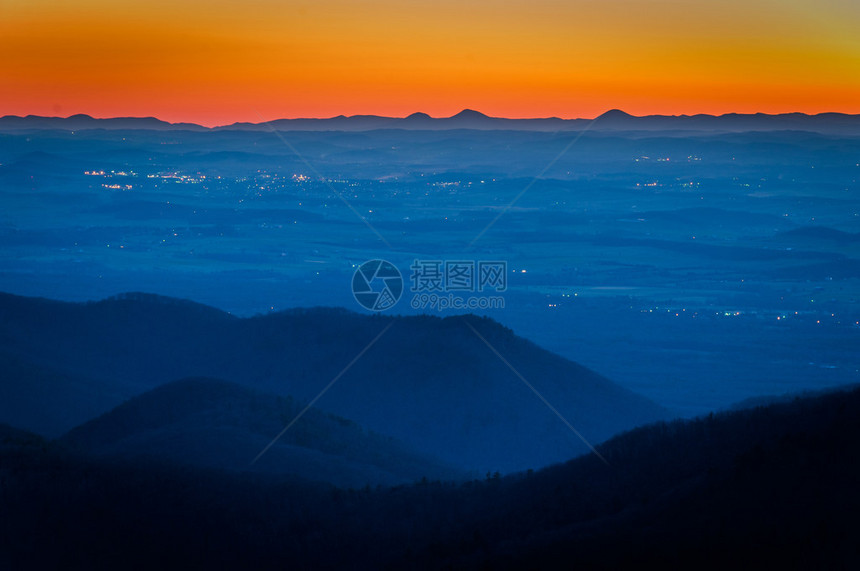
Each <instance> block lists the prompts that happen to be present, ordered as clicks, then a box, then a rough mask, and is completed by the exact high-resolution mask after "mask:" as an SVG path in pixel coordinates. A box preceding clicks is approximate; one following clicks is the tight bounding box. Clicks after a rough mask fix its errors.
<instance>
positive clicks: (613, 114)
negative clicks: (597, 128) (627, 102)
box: [597, 109, 633, 119]
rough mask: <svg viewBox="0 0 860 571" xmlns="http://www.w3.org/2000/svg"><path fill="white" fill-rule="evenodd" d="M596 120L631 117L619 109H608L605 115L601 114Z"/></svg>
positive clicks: (631, 116)
mask: <svg viewBox="0 0 860 571" xmlns="http://www.w3.org/2000/svg"><path fill="white" fill-rule="evenodd" d="M597 118H598V119H632V118H633V115H631V114H630V113H627V112H626V111H622V110H621V109H610V110H609V111H607V112H606V113H603V114H602V115H600V116H599V117H597Z"/></svg>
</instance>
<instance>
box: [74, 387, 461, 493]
mask: <svg viewBox="0 0 860 571" xmlns="http://www.w3.org/2000/svg"><path fill="white" fill-rule="evenodd" d="M303 408H304V407H303V406H301V405H300V404H299V403H297V402H295V401H294V400H293V399H291V398H289V397H276V396H271V395H265V394H261V393H257V392H254V391H251V390H249V389H246V388H243V387H241V386H239V385H235V384H232V383H227V382H224V381H219V380H215V379H184V380H181V381H176V382H173V383H168V384H166V385H162V386H161V387H158V388H156V389H154V390H152V391H150V392H148V393H145V394H143V395H140V396H138V397H135V398H133V399H131V400H130V401H128V402H126V403H124V404H122V405H120V406H119V407H117V408H116V409H114V410H112V411H111V412H109V413H107V414H105V415H103V416H101V417H99V418H97V419H95V420H92V421H90V422H87V423H86V424H84V425H82V426H79V427H77V428H75V429H73V430H72V431H71V432H69V433H68V434H67V435H65V436H64V437H63V438H62V439H60V442H62V443H63V444H65V445H67V446H69V447H70V448H72V449H75V450H79V451H83V452H87V453H89V454H95V455H99V456H107V457H114V458H125V459H137V460H146V459H150V460H155V461H158V462H164V461H168V462H172V463H177V464H187V465H193V466H200V467H210V468H218V469H222V470H231V471H237V472H248V471H254V472H265V473H273V474H289V475H292V476H297V477H300V478H304V479H306V480H315V481H324V482H329V483H332V484H334V485H336V486H341V487H355V488H360V487H362V486H365V485H367V484H370V485H379V484H387V485H390V484H398V483H412V482H417V481H419V480H421V479H422V478H429V479H434V480H437V479H460V478H463V477H464V476H465V474H464V473H462V472H458V471H455V470H453V469H451V468H448V467H446V466H443V465H442V464H441V462H438V461H432V460H430V459H429V458H424V457H421V456H420V455H418V454H415V453H414V452H411V451H409V450H408V449H407V447H406V446H405V445H404V444H402V443H400V442H397V441H395V440H393V439H392V438H390V437H385V436H381V435H378V434H374V433H371V432H368V431H366V430H364V429H363V428H362V427H360V426H359V425H357V424H356V423H354V422H352V421H350V420H347V419H344V418H340V417H337V416H334V415H331V414H326V413H323V412H320V411H318V410H316V409H313V408H311V409H309V410H308V411H307V412H305V413H304V414H303V415H302V416H301V418H300V419H299V420H298V421H297V422H296V423H295V424H294V425H293V426H292V427H291V428H290V430H289V431H287V432H286V433H284V434H283V436H282V437H280V438H279V439H278V440H277V442H276V443H275V444H273V445H272V446H271V447H270V448H269V449H268V450H266V453H265V454H264V455H262V456H261V457H260V458H259V460H257V461H255V462H253V464H252V461H253V460H254V459H255V458H256V456H257V455H258V454H259V453H260V452H261V451H262V450H263V449H264V448H265V447H266V446H267V445H268V444H269V443H270V442H272V440H273V439H274V438H275V436H276V435H277V434H278V433H280V432H281V431H282V429H283V428H284V427H285V426H286V425H287V424H289V423H290V422H291V421H292V420H293V419H294V418H296V417H297V415H298V414H299V413H300V412H301V410H302V409H303Z"/></svg>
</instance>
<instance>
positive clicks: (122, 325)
mask: <svg viewBox="0 0 860 571" xmlns="http://www.w3.org/2000/svg"><path fill="white" fill-rule="evenodd" d="M389 326H390V329H389V330H387V332H385V334H384V335H383V336H382V337H380V339H379V341H378V342H377V343H376V344H374V345H373V346H372V347H369V348H368V345H369V344H370V343H371V341H372V340H373V339H374V338H375V337H376V336H377V335H378V334H380V332H382V331H383V329H385V328H386V327H389ZM476 333H478V334H479V335H480V337H479V336H478V334H476ZM485 341H486V343H485ZM488 344H489V345H490V346H492V348H493V349H494V350H496V351H498V352H499V354H501V355H503V356H504V357H505V359H506V360H507V361H508V363H509V364H510V365H511V366H512V367H513V368H514V369H515V370H516V371H517V372H516V373H514V372H513V371H512V370H511V369H510V368H509V367H508V366H507V364H505V363H503V362H502V361H501V360H500V359H499V357H498V356H497V355H496V354H494V352H493V349H491V348H490V347H489V346H488ZM365 348H368V349H367V351H366V353H364V354H363V356H362V357H361V359H359V360H358V361H357V362H356V363H355V365H354V366H351V367H347V366H348V365H349V363H350V362H351V361H352V360H353V359H354V358H355V357H356V356H357V355H359V354H360V353H361V352H362V351H363V350H365ZM0 350H2V351H3V352H5V353H6V354H9V355H12V356H13V357H14V358H15V359H17V360H18V362H19V363H25V364H26V363H30V364H33V366H34V367H36V366H37V367H39V368H40V369H49V370H51V371H52V372H53V374H63V375H67V376H68V378H69V379H70V381H69V383H68V386H67V387H65V386H64V385H63V383H62V382H59V381H57V380H56V379H54V380H52V381H51V383H52V384H51V386H52V387H54V388H53V389H52V390H51V391H45V390H44V389H43V388H42V387H41V386H40V385H41V384H42V381H40V380H39V377H38V376H34V377H33V378H17V379H11V380H7V381H5V382H6V383H12V384H14V386H15V387H17V388H16V391H17V392H15V393H13V394H11V395H10V397H11V398H13V399H14V402H15V403H18V404H19V405H20V407H21V408H22V409H23V408H24V407H25V406H26V407H27V410H21V411H20V415H21V416H26V417H28V418H30V419H32V422H31V424H30V426H29V428H30V429H32V430H35V431H37V432H45V433H48V432H51V431H52V430H54V431H55V430H56V428H57V420H56V419H54V418H50V417H49V416H48V415H47V414H46V413H45V412H44V411H45V410H51V407H57V406H60V405H61V403H62V404H63V405H64V406H66V408H67V409H68V410H69V411H79V410H80V411H85V414H84V412H82V413H81V414H80V417H79V418H77V419H75V418H74V415H73V414H72V413H71V412H70V413H69V414H68V415H66V417H64V419H65V420H66V422H67V423H69V424H68V425H67V426H65V430H68V429H71V428H72V427H73V426H75V425H77V424H81V423H83V422H85V421H87V420H89V419H90V418H92V416H91V414H92V412H93V411H92V407H93V401H92V400H90V397H89V396H88V392H87V390H84V389H85V388H86V387H84V388H81V386H80V383H77V384H73V383H72V382H71V379H91V380H92V383H93V385H92V386H93V387H96V386H97V387H105V386H110V387H115V388H116V392H117V394H116V396H115V401H114V402H112V403H108V402H106V401H105V400H104V399H106V396H105V395H103V397H104V398H103V400H100V401H99V404H100V405H101V406H103V407H104V410H102V411H100V412H106V411H107V410H108V409H109V408H110V407H112V406H116V405H119V404H121V402H122V401H123V400H124V398H128V397H130V396H133V395H135V394H140V393H143V392H145V391H147V390H150V389H152V388H155V387H158V386H160V385H163V384H165V383H168V382H171V381H174V380H176V379H181V378H185V377H212V378H220V379H224V380H227V381H231V382H234V383H237V384H240V385H242V386H244V387H248V388H252V389H254V390H258V391H263V392H267V393H272V394H275V395H281V396H292V397H293V398H295V399H296V400H297V401H299V402H302V403H305V402H309V401H310V400H311V399H313V398H315V397H316V396H317V395H319V394H320V393H321V391H323V389H324V388H325V387H326V386H327V385H328V384H329V383H330V382H331V381H332V380H333V379H335V378H338V375H340V374H341V373H343V375H342V377H339V378H338V381H337V383H336V384H335V385H334V386H332V388H331V389H330V390H328V391H327V392H326V393H325V394H324V395H323V396H322V397H321V398H320V400H319V402H318V403H316V406H317V407H318V408H320V409H321V410H325V411H328V412H331V413H334V414H336V415H338V416H341V417H344V418H348V419H350V420H352V421H355V422H357V423H358V424H360V425H361V426H364V427H366V428H368V429H370V430H372V431H374V432H377V433H379V434H384V435H387V436H392V437H394V438H397V439H399V440H401V441H403V442H405V443H407V444H408V445H410V446H411V447H413V448H414V449H415V450H417V451H419V452H421V453H423V454H427V455H430V456H433V457H437V458H440V459H441V460H443V461H445V462H447V463H449V464H452V465H454V466H456V467H459V468H461V469H465V470H478V471H480V472H481V473H483V472H484V471H487V470H491V471H495V470H500V471H503V472H510V471H516V470H525V469H528V468H537V467H540V466H544V465H547V464H550V463H553V462H559V461H562V460H564V459H566V458H569V457H571V456H574V455H577V454H579V453H582V452H585V451H587V450H588V448H587V446H586V445H585V444H584V443H583V442H582V441H581V440H580V438H579V437H578V436H577V435H576V434H575V433H574V432H573V431H572V430H570V429H569V427H568V426H566V424H565V422H564V421H563V420H561V419H560V418H559V417H558V416H557V415H556V414H555V413H554V412H553V411H552V410H550V408H549V407H548V406H547V405H546V404H545V403H544V402H542V400H541V398H543V399H546V401H547V402H548V403H551V404H552V406H553V407H555V409H557V410H558V411H559V413H560V414H561V415H562V416H563V417H564V419H565V420H566V421H567V422H568V423H570V424H571V425H572V426H573V427H575V429H576V430H577V431H578V432H579V433H580V434H582V435H583V436H584V438H585V439H587V440H588V441H590V442H591V443H597V442H600V441H602V440H605V439H606V438H609V437H610V436H612V435H613V434H615V433H617V432H619V431H622V430H627V429H630V428H633V427H635V426H638V425H641V424H644V423H648V422H653V421H655V420H661V419H666V418H668V417H669V416H670V413H669V412H668V411H666V410H665V409H663V408H661V407H659V406H657V405H655V404H654V403H652V402H651V401H649V400H647V399H645V398H643V397H640V396H638V395H636V394H633V393H631V392H630V391H627V390H625V389H623V388H621V387H619V386H618V385H615V384H614V383H612V382H611V381H609V380H607V379H605V378H603V377H601V376H600V375H598V374H596V373H594V372H592V371H590V370H588V369H586V368H584V367H582V366H580V365H577V364H576V363H573V362H571V361H568V360H566V359H564V358H562V357H559V356H558V355H555V354H553V353H550V352H548V351H546V350H543V349H541V348H540V347H537V346H536V345H534V344H532V343H530V342H529V341H527V340H525V339H522V338H519V337H517V336H516V335H514V334H513V332H511V331H510V330H508V329H506V328H504V327H503V326H501V325H500V324H498V323H496V322H494V321H492V320H489V319H481V318H477V317H474V316H460V317H451V318H445V319H440V318H437V317H429V316H419V317H386V316H379V315H374V316H364V315H358V314H355V313H351V312H348V311H345V310H338V309H325V308H316V309H307V310H306V309H302V310H291V311H285V312H279V313H272V314H267V315H260V316H256V317H252V318H247V319H239V318H236V317H233V316H231V315H229V314H226V313H223V312H220V311H218V310H216V309H213V308H209V307H206V306H202V305H199V304H194V303H191V302H186V301H180V300H175V299H169V298H162V297H157V296H149V295H143V294H130V295H125V296H120V297H116V298H112V299H108V300H104V301H101V302H94V303H84V304H75V303H59V302H53V301H47V300H41V299H33V298H23V297H17V296H12V295H2V296H0ZM18 370H20V371H22V373H21V374H22V375H25V376H26V375H27V372H26V371H27V369H26V368H25V367H23V365H22V366H19V368H18ZM518 375H521V377H522V378H520V377H519V376H518ZM523 379H525V380H526V381H527V382H528V384H530V385H531V386H532V387H533V388H534V390H535V391H537V392H538V393H540V396H537V395H536V394H535V392H533V391H532V389H531V388H529V386H528V385H527V384H526V383H525V382H523ZM34 393H38V395H39V398H36V397H35V396H34ZM123 397H124V398H123ZM39 399H42V402H41V403H40V402H39ZM108 400H109V399H108ZM10 402H11V401H10ZM28 403H29V404H28ZM9 406H10V407H13V406H15V405H9ZM7 414H8V410H7ZM4 420H5V419H4V418H0V421H4ZM72 422H73V424H71V423H72ZM39 423H42V425H43V428H41V429H40V428H39V426H38V424H39ZM51 435H57V434H56V433H54V434H51Z"/></svg>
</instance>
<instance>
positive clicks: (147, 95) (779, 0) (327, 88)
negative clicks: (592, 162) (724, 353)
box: [0, 0, 860, 126]
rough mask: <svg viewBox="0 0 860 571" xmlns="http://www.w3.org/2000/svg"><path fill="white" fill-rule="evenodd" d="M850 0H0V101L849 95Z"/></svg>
mask: <svg viewBox="0 0 860 571" xmlns="http://www.w3.org/2000/svg"><path fill="white" fill-rule="evenodd" d="M858 30H860V2H857V1H856V0H712V1H700V2H694V1H681V0H662V1H656V0H529V1H521V0H497V1H489V0H457V1H451V0H433V1H412V0H398V1H388V0H374V1H361V0H313V1H307V2H304V1H302V2H293V1H288V0H286V1H285V0H280V1H276V0H244V1H243V2H227V1H224V0H143V1H140V0H129V1H122V0H110V1H108V0H79V1H77V2H69V1H67V0H0V54H3V56H2V58H0V115H27V114H35V115H50V116H68V115H71V114H75V113H87V114H89V115H93V116H96V117H112V116H155V117H158V118H160V119H163V120H167V121H172V122H179V121H190V122H195V123H200V124H204V125H210V126H211V125H221V124H227V123H233V122H236V121H252V122H259V121H262V120H269V119H274V118H280V117H331V116H335V115H341V114H343V115H356V114H375V115H386V116H405V115H408V114H410V113H413V112H416V111H422V112H425V113H429V114H430V115H432V116H435V117H440V116H450V115H453V114H455V113H457V112H458V111H460V110H462V109H464V108H470V109H476V110H479V111H482V112H484V113H486V114H488V115H493V116H504V117H550V116H556V117H564V118H576V117H594V116H597V115H599V114H600V113H602V112H604V111H606V110H608V109H612V108H620V109H623V110H625V111H627V112H628V113H632V114H634V115H645V114H670V115H677V114H693V113H712V114H720V113H728V112H740V113H750V112H766V113H780V112H793V111H800V112H806V113H818V112H825V111H839V112H846V113H860V33H858V32H857V31H858Z"/></svg>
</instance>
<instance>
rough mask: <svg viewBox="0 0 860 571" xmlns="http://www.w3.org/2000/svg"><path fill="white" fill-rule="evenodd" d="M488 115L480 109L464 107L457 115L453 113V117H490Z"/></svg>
mask: <svg viewBox="0 0 860 571" xmlns="http://www.w3.org/2000/svg"><path fill="white" fill-rule="evenodd" d="M489 118H490V117H489V116H488V115H484V114H483V113H481V112H480V111H475V110H474V109H463V110H462V111H460V112H459V113H457V114H456V115H452V116H451V119H489Z"/></svg>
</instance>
